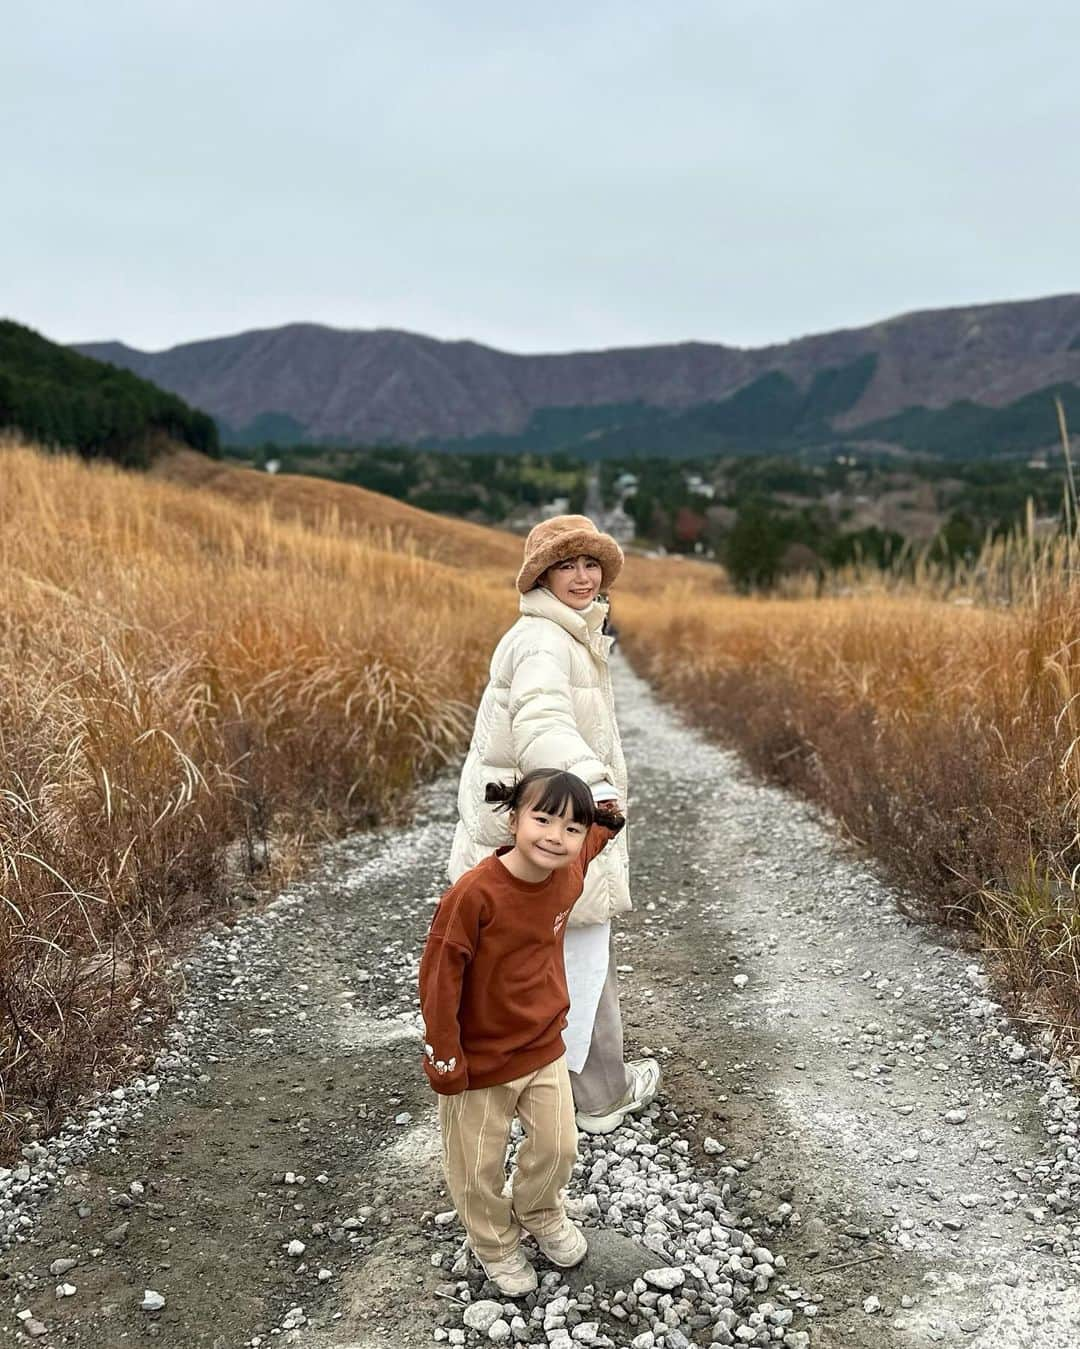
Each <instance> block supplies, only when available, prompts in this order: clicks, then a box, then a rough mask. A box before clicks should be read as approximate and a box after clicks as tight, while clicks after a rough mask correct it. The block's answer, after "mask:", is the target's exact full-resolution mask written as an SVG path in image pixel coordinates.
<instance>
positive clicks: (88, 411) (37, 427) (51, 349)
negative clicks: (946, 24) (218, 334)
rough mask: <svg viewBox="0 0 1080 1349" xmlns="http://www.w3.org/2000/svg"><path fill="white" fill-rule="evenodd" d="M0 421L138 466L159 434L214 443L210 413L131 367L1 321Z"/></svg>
mask: <svg viewBox="0 0 1080 1349" xmlns="http://www.w3.org/2000/svg"><path fill="white" fill-rule="evenodd" d="M0 427H12V428H17V429H18V430H20V431H22V432H23V433H24V434H25V435H26V436H28V437H29V438H30V439H31V440H36V441H40V442H41V443H42V444H45V445H53V446H56V447H58V448H62V449H72V450H77V451H78V452H79V453H80V454H82V455H84V456H85V457H86V458H107V459H114V460H116V461H117V462H118V463H121V464H124V465H125V466H127V467H134V468H140V467H145V466H146V465H147V464H148V463H149V461H150V459H151V458H152V456H153V454H154V450H155V446H156V445H157V444H159V443H160V442H161V441H162V440H164V439H165V438H168V439H169V440H173V441H178V442H180V443H182V444H185V445H190V446H191V447H192V448H193V449H196V450H201V451H202V452H203V453H204V454H210V455H215V456H216V455H217V454H218V453H219V452H220V451H219V446H218V434H217V427H216V426H215V424H214V420H213V418H212V417H209V416H207V415H206V413H204V412H197V411H195V409H194V408H190V407H188V405H187V404H186V403H185V402H184V401H183V399H181V398H177V397H176V395H175V394H171V393H166V392H165V391H164V390H162V389H159V388H158V387H157V386H156V385H155V384H151V383H150V382H149V381H148V380H144V379H140V378H139V377H138V376H137V375H133V374H131V373H130V371H127V370H120V369H118V368H117V367H116V366H114V365H109V364H107V363H106V362H104V361H95V360H92V359H91V358H90V357H89V356H81V355H79V353H78V352H74V351H69V350H68V349H67V348H66V347H63V346H60V345H58V344H57V343H55V342H50V341H48V340H47V339H46V338H44V337H42V336H41V335H40V334H39V333H35V332H33V331H32V330H31V329H30V328H24V327H23V326H22V325H21V324H18V323H13V322H11V321H9V320H2V321H0Z"/></svg>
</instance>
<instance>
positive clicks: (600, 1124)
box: [575, 1059, 660, 1134]
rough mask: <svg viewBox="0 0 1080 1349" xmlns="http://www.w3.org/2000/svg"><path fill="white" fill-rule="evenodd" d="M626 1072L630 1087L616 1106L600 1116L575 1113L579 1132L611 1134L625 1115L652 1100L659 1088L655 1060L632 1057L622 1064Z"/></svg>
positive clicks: (582, 1112) (642, 1107)
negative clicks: (625, 1063) (624, 1064)
mask: <svg viewBox="0 0 1080 1349" xmlns="http://www.w3.org/2000/svg"><path fill="white" fill-rule="evenodd" d="M626 1071H627V1072H628V1073H629V1075H630V1086H629V1087H628V1088H627V1092H626V1096H625V1097H624V1098H623V1100H622V1101H620V1102H619V1104H618V1105H617V1106H615V1107H614V1108H613V1109H611V1110H609V1111H608V1112H607V1113H606V1114H603V1115H590V1114H587V1113H586V1112H585V1111H582V1110H579V1111H578V1112H577V1115H576V1117H575V1118H576V1120H577V1127H578V1128H579V1129H580V1130H581V1132H582V1133H585V1134H610V1133H614V1131H615V1130H616V1129H617V1128H618V1127H619V1125H620V1124H621V1123H622V1122H623V1120H624V1119H625V1118H626V1116H627V1115H633V1114H635V1113H636V1112H637V1111H638V1110H644V1109H645V1107H646V1106H647V1105H649V1104H650V1103H651V1102H652V1101H653V1100H654V1099H655V1097H656V1093H657V1092H658V1091H659V1089H660V1065H659V1063H657V1061H656V1060H655V1059H633V1060H631V1062H629V1063H628V1064H627V1065H626Z"/></svg>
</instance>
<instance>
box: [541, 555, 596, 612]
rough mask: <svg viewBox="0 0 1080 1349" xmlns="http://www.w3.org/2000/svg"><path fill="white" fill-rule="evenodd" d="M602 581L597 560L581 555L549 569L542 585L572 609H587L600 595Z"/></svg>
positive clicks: (569, 558) (557, 563)
mask: <svg viewBox="0 0 1080 1349" xmlns="http://www.w3.org/2000/svg"><path fill="white" fill-rule="evenodd" d="M602 579H603V571H602V569H601V567H600V563H599V562H597V560H596V558H595V557H588V556H587V555H586V554H585V553H581V554H580V555H579V556H578V557H568V558H566V560H565V561H563V562H556V563H555V565H554V566H553V567H548V569H547V571H546V572H545V573H544V577H543V581H542V584H543V585H546V586H547V588H548V589H549V590H550V591H551V593H552V594H553V595H554V596H555V598H556V599H557V600H562V602H563V604H568V605H569V606H570V608H571V609H587V608H588V607H589V605H590V604H592V602H593V600H594V599H596V597H597V595H598V594H599V593H600V582H601V580H602Z"/></svg>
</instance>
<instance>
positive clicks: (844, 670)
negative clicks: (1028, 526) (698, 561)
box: [620, 559, 1080, 1053]
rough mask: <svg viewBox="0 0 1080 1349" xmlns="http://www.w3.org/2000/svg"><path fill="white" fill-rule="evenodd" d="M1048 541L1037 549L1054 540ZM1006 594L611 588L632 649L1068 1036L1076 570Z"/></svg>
mask: <svg viewBox="0 0 1080 1349" xmlns="http://www.w3.org/2000/svg"><path fill="white" fill-rule="evenodd" d="M1051 561H1052V559H1051ZM1012 593H1013V594H1014V595H1019V596H1021V597H1022V598H1021V600H1020V601H1018V602H1017V603H1015V604H1014V605H1013V606H1012V607H1002V606H997V607H986V606H979V605H973V604H967V603H964V604H957V603H954V602H947V601H944V600H942V599H939V598H927V597H925V596H924V595H922V594H919V593H918V592H917V591H912V590H910V589H909V590H908V591H907V592H906V593H902V592H899V591H893V592H892V593H884V592H878V593H875V594H873V595H853V596H850V597H848V598H843V599H838V598H825V599H817V600H814V599H800V600H783V599H780V600H778V599H750V598H747V599H737V598H734V597H731V596H722V597H714V598H710V597H702V596H690V595H687V594H685V593H681V592H678V591H671V592H669V593H668V594H667V596H665V597H661V598H660V599H659V600H657V599H653V598H647V599H644V600H630V601H627V600H626V599H624V600H623V602H622V605H621V608H620V613H621V617H622V621H623V627H624V632H625V634H626V639H627V646H628V650H629V653H630V655H631V658H632V660H633V661H634V663H635V664H636V666H637V668H638V669H639V671H640V672H641V673H643V674H644V675H646V677H648V678H649V679H650V680H651V681H652V682H653V683H654V684H655V685H656V686H657V687H658V689H659V690H660V691H661V692H662V693H665V694H666V695H668V696H669V697H671V698H673V699H674V700H675V701H676V702H677V703H678V704H679V705H680V706H681V707H682V708H683V709H684V710H685V711H686V712H687V714H688V715H689V716H690V717H691V719H692V720H695V721H696V722H697V723H698V724H700V725H701V726H703V727H704V728H705V729H706V730H708V731H709V732H711V733H712V734H714V735H715V736H717V737H718V738H719V739H721V740H722V741H724V742H725V743H728V744H730V745H732V746H733V747H735V748H737V749H738V750H739V751H740V752H741V753H742V754H743V755H744V757H745V758H746V759H747V760H748V762H749V763H750V764H751V765H752V766H753V768H754V769H755V770H756V771H757V772H759V773H761V774H762V775H763V776H765V777H767V778H769V779H771V780H773V781H776V782H779V783H782V784H783V785H785V786H788V787H792V788H794V789H796V790H798V791H800V792H803V793H804V794H806V795H807V796H809V797H810V798H812V799H813V800H815V801H818V802H820V803H821V804H822V805H823V806H825V807H826V808H828V809H829V810H830V811H831V812H833V814H834V815H835V816H836V817H837V818H838V819H839V820H840V821H841V822H842V823H843V825H844V827H845V828H846V830H847V831H848V832H849V833H850V834H851V835H852V836H853V837H854V838H855V839H856V840H857V841H858V842H859V843H860V844H861V845H862V846H863V847H865V848H866V849H867V850H868V851H869V852H871V853H872V854H873V855H874V856H875V857H877V858H878V859H880V860H881V861H882V862H883V863H884V864H885V865H886V867H887V868H888V871H889V873H890V874H891V875H892V876H893V877H894V878H895V879H896V880H897V881H898V882H899V883H900V885H901V887H902V890H903V893H904V895H905V896H906V897H907V898H906V900H905V901H904V902H905V903H906V904H908V906H909V907H914V908H915V909H917V910H918V912H920V913H921V914H923V915H924V916H928V917H932V918H935V919H938V920H943V921H947V922H949V923H952V924H955V925H957V926H958V927H959V928H962V929H968V930H970V931H971V932H972V933H973V934H974V935H977V936H978V937H980V938H981V939H982V940H983V942H984V944H985V946H986V950H987V953H988V955H989V957H990V959H991V961H992V962H994V963H995V964H996V966H997V968H998V972H999V978H1000V980H1001V983H1002V987H1003V988H1004V990H1005V991H1006V992H1007V993H1008V994H1009V995H1010V996H1011V997H1012V998H1013V999H1014V1001H1015V1002H1016V1003H1017V1005H1019V1006H1021V1007H1022V1008H1023V1009H1024V1014H1025V1015H1027V1016H1028V1017H1029V1018H1030V1019H1033V1020H1037V1021H1039V1022H1040V1023H1041V1024H1043V1025H1045V1026H1048V1027H1050V1028H1051V1030H1052V1031H1053V1033H1054V1035H1055V1037H1056V1038H1057V1040H1058V1041H1059V1042H1060V1043H1061V1044H1062V1045H1063V1047H1064V1049H1063V1052H1069V1053H1074V1052H1075V1051H1076V1047H1077V1046H1080V917H1078V904H1077V889H1076V868H1077V865H1078V862H1080V852H1078V848H1077V820H1078V802H1080V654H1078V643H1080V586H1076V585H1071V584H1069V583H1068V582H1067V581H1066V580H1064V579H1063V573H1062V571H1061V569H1058V570H1056V571H1055V570H1054V569H1052V568H1051V567H1050V565H1049V564H1048V563H1047V564H1045V565H1044V569H1043V571H1042V572H1041V573H1040V574H1039V575H1038V576H1037V577H1036V578H1035V582H1034V583H1032V578H1031V577H1022V578H1014V583H1013V588H1012Z"/></svg>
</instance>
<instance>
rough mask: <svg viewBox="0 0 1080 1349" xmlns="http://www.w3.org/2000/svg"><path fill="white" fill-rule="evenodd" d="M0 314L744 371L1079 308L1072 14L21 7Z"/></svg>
mask: <svg viewBox="0 0 1080 1349" xmlns="http://www.w3.org/2000/svg"><path fill="white" fill-rule="evenodd" d="M14 9H15V12H14V14H12V13H11V12H10V9H9V12H8V14H7V15H6V16H5V30H6V31H5V42H4V45H3V49H2V50H0V110H2V113H3V127H4V130H3V133H2V135H3V143H2V149H3V155H2V161H3V167H2V170H0V173H2V176H3V183H4V193H3V197H4V205H3V209H2V210H0V258H2V260H3V273H2V277H3V289H2V292H0V308H2V310H3V311H4V312H6V313H8V314H10V315H12V316H13V317H16V318H19V319H21V320H22V321H24V322H27V323H30V324H32V325H34V326H36V327H39V328H41V329H42V330H43V331H44V332H46V333H47V334H48V335H50V336H52V337H55V338H57V339H60V340H77V339H87V340H88V339H94V338H107V337H118V338H122V339H123V340H125V341H128V342H131V343H132V344H134V345H139V346H149V347H161V346H167V345H171V344H172V343H175V342H179V341H185V340H189V339H192V338H195V337H203V336H211V335H216V334H220V333H225V332H234V331H238V330H240V329H242V328H249V327H257V326H270V325H274V324H278V323H283V322H287V321H290V320H294V319H312V320H317V321H322V322H328V323H333V324H336V325H339V326H342V327H372V326H392V327H405V328H412V329H415V330H418V331H423V332H430V333H433V334H436V335H438V336H445V337H466V336H468V337H474V338H477V339H479V340H482V341H488V342H492V343H494V344H496V345H499V346H504V347H508V348H511V349H515V350H522V351H526V350H532V351H536V350H555V349H568V348H576V347H592V346H608V345H616V344H625V343H638V342H650V341H675V340H680V339H685V338H701V339H708V340H715V341H725V342H734V343H739V344H744V345H757V344H759V343H763V342H767V341H773V340H784V339H786V338H788V337H792V336H795V335H798V334H800V333H805V332H811V331H820V330H822V329H827V328H830V327H837V326H842V325H848V324H855V323H863V322H868V321H872V320H873V319H875V318H879V317H885V316H888V315H890V314H893V313H896V312H899V311H902V310H906V309H912V308H921V307H930V306H937V305H946V304H959V303H974V302H978V301H982V300H992V299H1004V298H1012V297H1023V296H1033V295H1040V294H1049V293H1054V292H1059V291H1066V290H1072V289H1075V288H1077V274H1076V265H1075V262H1074V257H1075V241H1074V237H1073V235H1074V232H1075V229H1074V220H1075V218H1076V215H1077V206H1078V204H1080V203H1078V197H1080V185H1078V182H1077V177H1076V174H1075V173H1074V172H1073V168H1074V164H1073V161H1074V159H1075V154H1074V151H1073V148H1072V147H1073V145H1074V144H1075V133H1076V131H1077V113H1078V111H1080V91H1078V88H1077V86H1076V83H1075V78H1074V76H1073V72H1072V70H1071V59H1070V53H1071V52H1072V51H1074V50H1075V48H1076V39H1077V37H1078V36H1080V11H1077V10H1076V9H1075V7H1074V6H1072V5H1068V4H1065V3H1059V2H1058V0H1048V3H1045V4H1043V5H1041V6H1038V7H1037V8H1036V9H1032V8H1031V7H1030V6H1021V5H1020V4H1018V3H1000V2H997V0H989V2H984V3H981V4H980V5H978V6H974V5H972V6H960V5H945V4H941V3H940V0H939V2H938V3H935V4H931V3H927V2H926V0H912V3H907V4H903V5H901V4H899V3H892V2H891V0H887V2H886V3H885V4H883V5H881V6H877V7H871V6H866V5H864V4H856V3H854V2H853V0H835V2H834V3H820V2H819V0H806V2H805V3H804V2H802V0H787V2H786V3H782V2H781V0H713V3H703V2H702V0H671V3H669V4H666V5H663V6H661V5H654V4H643V3H634V2H632V0H628V2H627V3H614V2H613V0H600V2H599V3H594V4H591V5H588V6H582V5H580V4H571V3H567V2H566V0H549V3H547V4H545V5H543V6H528V7H526V6H510V5H506V4H495V3H489V2H488V0H473V2H471V3H470V0H465V2H464V3H463V4H460V5H453V6H451V5H445V4H441V3H436V2H435V0H430V2H429V3H422V2H421V0H396V2H395V3H393V4H391V3H385V4H370V3H348V0H339V2H337V3H335V2H334V0H305V3H299V0H289V2H288V3H286V2H285V0H276V3H275V2H274V0H264V2H263V3H259V4H254V3H251V2H250V0H230V2H229V3H227V4H224V5H223V4H221V3H220V0H219V2H218V3H216V4H212V3H209V2H208V0H187V2H186V3H182V4H181V3H177V0H163V2H162V3H161V4H158V5H155V6H153V7H151V6H147V5H144V4H142V3H137V2H136V0H132V2H131V3H118V0H101V3H99V4H97V5H94V6H89V5H86V4H85V3H77V2H76V0H56V2H54V3H53V4H51V5H49V6H45V7H41V6H33V5H31V4H29V3H28V2H27V0H21V3H18V4H16V5H15V6H14Z"/></svg>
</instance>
